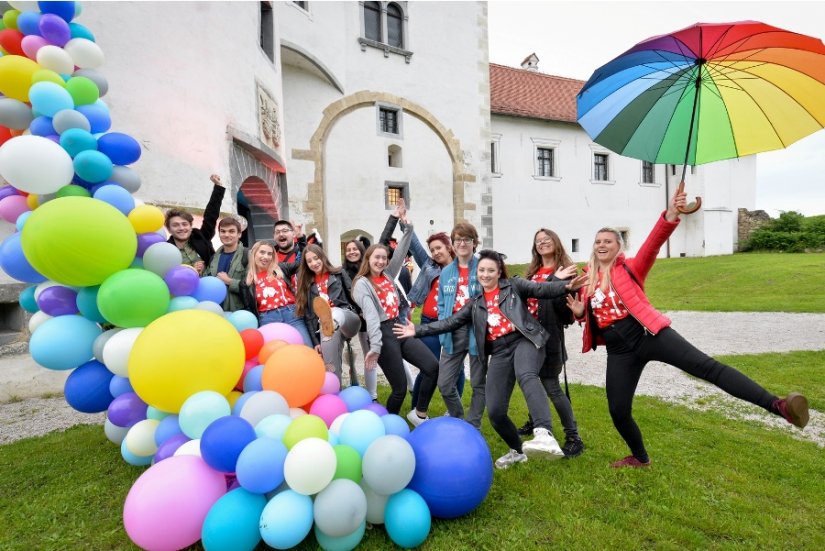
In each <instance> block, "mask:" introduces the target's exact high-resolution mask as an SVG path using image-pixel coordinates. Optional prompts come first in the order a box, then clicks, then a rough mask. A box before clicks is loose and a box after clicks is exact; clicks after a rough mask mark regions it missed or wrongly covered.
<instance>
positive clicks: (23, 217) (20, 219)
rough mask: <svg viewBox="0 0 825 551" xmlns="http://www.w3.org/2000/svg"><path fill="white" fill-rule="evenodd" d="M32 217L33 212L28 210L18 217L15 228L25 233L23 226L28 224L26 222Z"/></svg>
mask: <svg viewBox="0 0 825 551" xmlns="http://www.w3.org/2000/svg"><path fill="white" fill-rule="evenodd" d="M31 215H32V211H30V210H28V211H26V212H24V213H23V214H21V215H20V216H18V217H17V221H16V222H15V223H14V227H15V228H17V231H23V225H24V224H25V223H26V220H28V219H29V216H31Z"/></svg>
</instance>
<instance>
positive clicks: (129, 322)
mask: <svg viewBox="0 0 825 551" xmlns="http://www.w3.org/2000/svg"><path fill="white" fill-rule="evenodd" d="M97 308H98V310H100V313H101V315H103V317H104V318H106V319H107V320H109V321H110V322H112V323H113V324H115V325H117V326H118V327H146V326H147V325H149V324H150V323H152V322H153V321H155V320H156V319H157V318H159V317H161V316H162V315H164V314H165V313H166V312H167V310H169V288H168V287H167V286H166V283H165V282H164V281H163V279H161V277H160V276H158V275H156V274H153V273H152V272H149V271H147V270H141V269H135V268H130V269H128V270H123V271H122V272H117V273H116V274H113V275H111V276H109V277H108V278H106V280H105V281H104V282H103V284H102V285H101V286H100V290H99V291H98V292H97Z"/></svg>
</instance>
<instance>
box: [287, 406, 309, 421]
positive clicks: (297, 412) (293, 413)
mask: <svg viewBox="0 0 825 551" xmlns="http://www.w3.org/2000/svg"><path fill="white" fill-rule="evenodd" d="M306 414H307V412H306V411H304V410H302V409H301V408H289V416H290V417H292V418H293V419H297V418H298V417H303V416H304V415H306Z"/></svg>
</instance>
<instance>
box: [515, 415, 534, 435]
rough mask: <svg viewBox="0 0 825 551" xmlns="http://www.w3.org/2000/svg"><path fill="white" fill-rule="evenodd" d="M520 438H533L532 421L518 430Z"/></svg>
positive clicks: (528, 421)
mask: <svg viewBox="0 0 825 551" xmlns="http://www.w3.org/2000/svg"><path fill="white" fill-rule="evenodd" d="M518 434H519V436H533V421H531V420H530V419H528V420H527V422H526V423H524V424H523V425H522V426H521V428H520V429H518Z"/></svg>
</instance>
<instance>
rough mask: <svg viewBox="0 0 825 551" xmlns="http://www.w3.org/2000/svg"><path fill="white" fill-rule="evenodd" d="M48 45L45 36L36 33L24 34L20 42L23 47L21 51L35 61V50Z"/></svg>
mask: <svg viewBox="0 0 825 551" xmlns="http://www.w3.org/2000/svg"><path fill="white" fill-rule="evenodd" d="M48 45H49V42H48V41H47V40H46V39H45V38H43V37H42V36H38V35H36V34H30V35H28V36H24V37H23V40H22V41H21V42H20V46H21V47H22V48H23V53H24V54H26V57H28V58H29V59H33V60H35V61H37V51H38V50H39V49H40V48H42V47H43V46H48Z"/></svg>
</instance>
